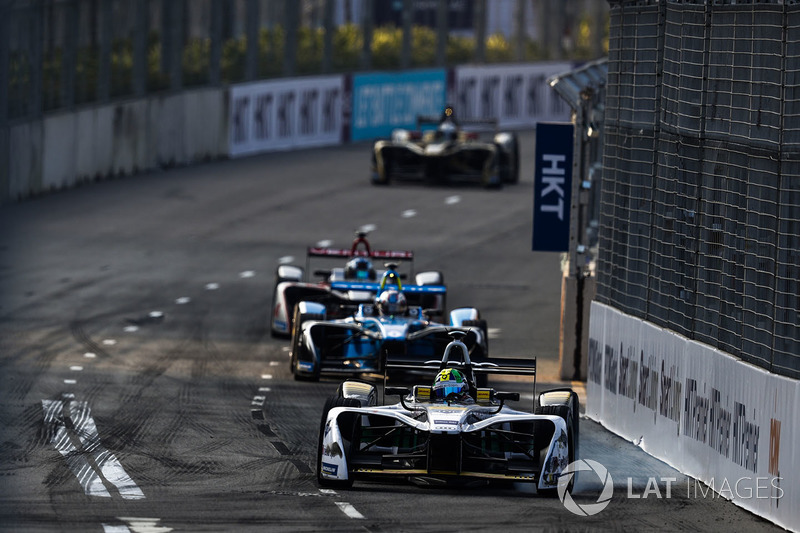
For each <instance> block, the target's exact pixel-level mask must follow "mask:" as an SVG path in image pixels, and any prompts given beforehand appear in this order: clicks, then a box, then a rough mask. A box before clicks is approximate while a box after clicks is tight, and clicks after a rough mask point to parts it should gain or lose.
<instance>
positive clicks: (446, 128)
mask: <svg viewBox="0 0 800 533" xmlns="http://www.w3.org/2000/svg"><path fill="white" fill-rule="evenodd" d="M437 137H438V138H439V139H441V140H444V141H454V140H456V138H457V137H458V128H456V125H455V124H453V123H452V122H450V121H445V122H442V123H441V124H439V131H438V135H437Z"/></svg>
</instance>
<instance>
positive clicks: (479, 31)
mask: <svg viewBox="0 0 800 533" xmlns="http://www.w3.org/2000/svg"><path fill="white" fill-rule="evenodd" d="M473 16H474V24H475V61H476V62H478V63H485V62H486V0H476V2H475V13H474V15H473Z"/></svg>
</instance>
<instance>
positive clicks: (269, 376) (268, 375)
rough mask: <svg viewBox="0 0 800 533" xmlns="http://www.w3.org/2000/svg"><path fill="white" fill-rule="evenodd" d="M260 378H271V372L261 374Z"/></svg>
mask: <svg viewBox="0 0 800 533" xmlns="http://www.w3.org/2000/svg"><path fill="white" fill-rule="evenodd" d="M261 379H272V374H261Z"/></svg>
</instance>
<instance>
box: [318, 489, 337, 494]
mask: <svg viewBox="0 0 800 533" xmlns="http://www.w3.org/2000/svg"><path fill="white" fill-rule="evenodd" d="M319 491H320V493H322V494H330V495H334V494H336V491H335V490H333V489H319Z"/></svg>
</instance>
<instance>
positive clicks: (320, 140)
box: [229, 76, 344, 157]
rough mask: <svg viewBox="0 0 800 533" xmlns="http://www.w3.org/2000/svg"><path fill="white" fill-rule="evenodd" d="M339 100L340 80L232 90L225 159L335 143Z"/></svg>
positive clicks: (317, 79)
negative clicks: (227, 147)
mask: <svg viewBox="0 0 800 533" xmlns="http://www.w3.org/2000/svg"><path fill="white" fill-rule="evenodd" d="M343 98H344V87H343V78H342V76H320V77H309V78H292V79H283V80H275V81H260V82H253V83H245V84H241V85H233V86H231V88H230V106H229V109H230V118H229V121H230V122H229V132H230V137H229V154H230V156H231V157H235V156H239V155H245V154H253V153H258V152H266V151H271V150H286V149H289V148H300V147H310V146H328V145H335V144H339V143H340V142H341V140H342V139H341V132H342V102H343Z"/></svg>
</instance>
